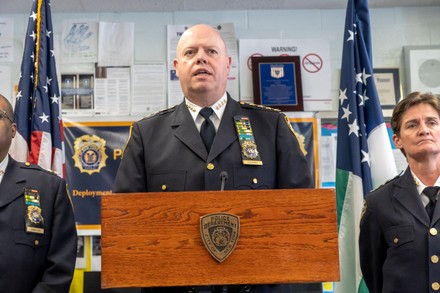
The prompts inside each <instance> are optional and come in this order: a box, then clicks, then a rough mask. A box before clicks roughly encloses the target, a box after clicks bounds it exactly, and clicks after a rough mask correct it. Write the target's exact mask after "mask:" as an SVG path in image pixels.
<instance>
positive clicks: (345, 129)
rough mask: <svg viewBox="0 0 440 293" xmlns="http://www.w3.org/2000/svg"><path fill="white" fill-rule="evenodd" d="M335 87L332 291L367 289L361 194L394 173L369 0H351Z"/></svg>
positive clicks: (362, 198)
mask: <svg viewBox="0 0 440 293" xmlns="http://www.w3.org/2000/svg"><path fill="white" fill-rule="evenodd" d="M343 42H344V43H343V53H342V65H341V81H340V89H339V114H338V140H337V159H336V194H337V200H336V201H337V213H338V228H339V255H340V267H341V282H340V283H337V284H336V286H335V288H336V290H335V291H336V292H368V289H367V288H366V286H365V284H364V282H363V280H362V274H361V272H360V266H359V253H358V236H359V229H358V227H359V221H360V216H361V212H362V206H363V200H364V197H365V195H366V194H367V193H368V192H369V191H371V190H372V189H373V188H376V187H378V186H379V185H380V184H382V183H384V182H385V181H386V180H387V179H390V178H392V177H394V176H395V175H396V173H397V171H396V166H395V162H394V158H393V154H392V149H391V143H390V140H389V137H388V132H387V129H386V125H385V123H384V118H383V114H382V108H381V105H380V101H379V96H378V94H377V90H376V86H375V84H374V79H373V64H372V59H373V58H372V54H371V45H372V44H371V33H370V16H369V11H368V1H367V0H349V1H348V5H347V14H346V20H345V29H344V40H343Z"/></svg>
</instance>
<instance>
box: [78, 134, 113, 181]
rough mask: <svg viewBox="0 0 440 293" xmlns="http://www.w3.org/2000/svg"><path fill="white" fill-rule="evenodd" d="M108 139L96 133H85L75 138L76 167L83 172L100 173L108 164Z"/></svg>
mask: <svg viewBox="0 0 440 293" xmlns="http://www.w3.org/2000/svg"><path fill="white" fill-rule="evenodd" d="M105 144H106V141H105V140H104V139H102V138H100V137H99V136H96V135H83V136H81V137H79V138H77V139H75V143H74V146H73V147H74V149H75V154H74V155H73V157H72V158H73V160H74V161H75V167H77V168H78V169H79V170H80V171H81V173H88V174H89V175H92V174H93V173H99V172H100V171H101V169H102V168H103V167H105V166H106V164H105V161H106V160H107V158H108V156H107V155H106V154H105Z"/></svg>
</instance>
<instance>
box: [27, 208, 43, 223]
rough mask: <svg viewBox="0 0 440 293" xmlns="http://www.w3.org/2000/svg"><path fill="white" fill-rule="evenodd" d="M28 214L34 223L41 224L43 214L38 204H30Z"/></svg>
mask: <svg viewBox="0 0 440 293" xmlns="http://www.w3.org/2000/svg"><path fill="white" fill-rule="evenodd" d="M27 216H28V218H29V220H30V221H31V222H32V223H34V224H39V223H41V222H42V221H43V217H42V216H41V209H40V208H39V207H37V206H28V211H27Z"/></svg>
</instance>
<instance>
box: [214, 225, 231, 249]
mask: <svg viewBox="0 0 440 293" xmlns="http://www.w3.org/2000/svg"><path fill="white" fill-rule="evenodd" d="M211 237H212V243H214V244H215V245H217V246H221V247H223V246H226V245H228V243H229V238H230V237H229V232H228V230H226V228H224V227H217V228H216V229H215V230H214V232H212V236H211Z"/></svg>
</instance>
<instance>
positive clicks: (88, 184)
mask: <svg viewBox="0 0 440 293" xmlns="http://www.w3.org/2000/svg"><path fill="white" fill-rule="evenodd" d="M130 125H131V122H92V123H89V122H81V123H70V122H65V123H64V136H65V142H66V144H65V151H66V171H67V182H68V190H69V193H70V196H71V198H72V201H73V206H74V209H75V219H76V222H77V224H78V225H99V224H100V223H101V195H103V194H109V193H111V190H112V187H113V182H114V179H115V177H116V172H117V171H118V167H119V163H120V161H121V155H122V151H123V148H124V146H125V143H126V142H127V139H128V135H129V131H130Z"/></svg>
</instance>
